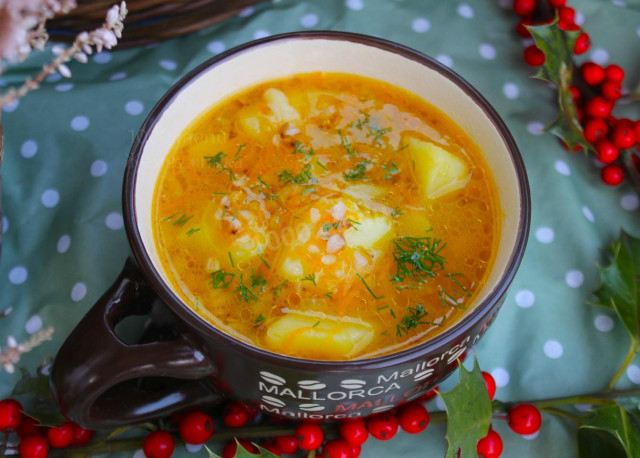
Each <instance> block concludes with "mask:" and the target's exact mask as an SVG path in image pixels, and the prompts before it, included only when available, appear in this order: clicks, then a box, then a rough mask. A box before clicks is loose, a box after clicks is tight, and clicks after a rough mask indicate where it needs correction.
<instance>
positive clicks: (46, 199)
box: [40, 189, 60, 208]
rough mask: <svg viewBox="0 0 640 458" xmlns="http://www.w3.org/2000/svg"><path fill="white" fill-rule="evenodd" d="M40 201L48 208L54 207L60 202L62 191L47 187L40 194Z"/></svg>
mask: <svg viewBox="0 0 640 458" xmlns="http://www.w3.org/2000/svg"><path fill="white" fill-rule="evenodd" d="M40 202H42V205H44V206H45V207H47V208H53V207H55V206H56V205H58V202H60V193H59V192H58V190H57V189H47V190H46V191H44V192H43V193H42V195H41V196H40Z"/></svg>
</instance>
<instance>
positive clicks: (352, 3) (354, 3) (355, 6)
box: [344, 0, 364, 11]
mask: <svg viewBox="0 0 640 458" xmlns="http://www.w3.org/2000/svg"><path fill="white" fill-rule="evenodd" d="M344 4H345V5H346V6H347V8H349V9H350V10H354V11H360V10H361V9H362V8H364V2H363V1H362V0H347V1H346V2H344Z"/></svg>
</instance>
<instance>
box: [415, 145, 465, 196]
mask: <svg viewBox="0 0 640 458" xmlns="http://www.w3.org/2000/svg"><path fill="white" fill-rule="evenodd" d="M407 141H408V144H409V152H410V154H411V157H412V159H413V161H414V163H415V167H416V175H417V177H418V180H420V182H421V183H422V186H424V190H425V193H426V195H427V198H429V199H436V198H438V197H442V196H444V195H445V194H449V193H450V192H453V191H457V190H458V189H462V188H464V187H465V186H466V185H467V183H468V182H469V179H470V177H471V176H470V173H469V166H468V165H467V164H466V163H465V162H464V161H463V160H462V159H460V158H459V157H458V156H455V155H453V154H451V153H450V152H448V151H446V150H444V149H443V148H441V147H439V146H438V145H436V144H434V143H431V142H426V141H422V140H418V139H416V138H411V137H409V138H408V139H407Z"/></svg>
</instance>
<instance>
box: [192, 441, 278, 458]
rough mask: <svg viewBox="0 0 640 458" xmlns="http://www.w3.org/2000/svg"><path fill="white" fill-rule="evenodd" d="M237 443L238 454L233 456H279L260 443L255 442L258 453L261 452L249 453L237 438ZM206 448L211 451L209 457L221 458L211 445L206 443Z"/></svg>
mask: <svg viewBox="0 0 640 458" xmlns="http://www.w3.org/2000/svg"><path fill="white" fill-rule="evenodd" d="M236 444H237V445H238V447H237V449H236V454H235V455H233V458H260V457H262V458H278V455H275V454H273V453H271V452H270V451H269V450H267V449H265V448H262V447H260V446H259V445H256V444H253V445H255V446H256V447H257V448H258V453H259V454H257V455H256V454H255V453H249V451H248V450H247V449H245V448H244V447H243V446H242V444H240V442H238V439H236ZM204 448H205V449H206V450H207V453H209V458H221V457H220V456H218V455H216V454H215V453H213V452H212V451H211V450H210V449H209V447H207V446H206V445H205V446H204Z"/></svg>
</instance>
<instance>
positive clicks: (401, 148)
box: [396, 143, 409, 151]
mask: <svg viewBox="0 0 640 458" xmlns="http://www.w3.org/2000/svg"><path fill="white" fill-rule="evenodd" d="M405 148H409V144H408V143H407V144H406V145H402V146H401V147H400V148H398V149H397V150H396V151H402V150H403V149H405Z"/></svg>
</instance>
